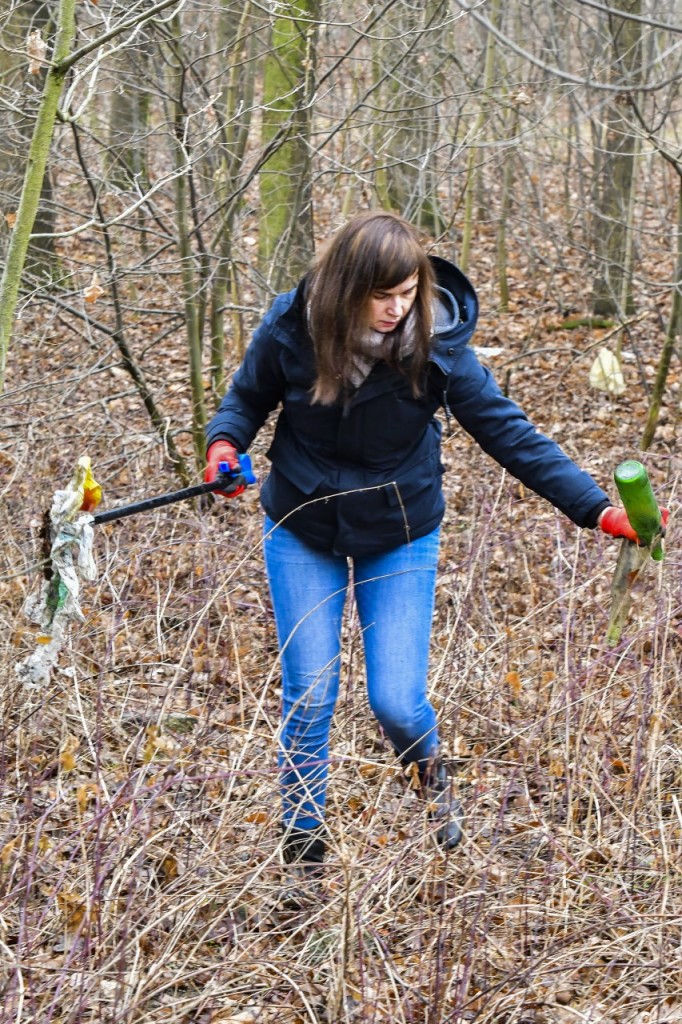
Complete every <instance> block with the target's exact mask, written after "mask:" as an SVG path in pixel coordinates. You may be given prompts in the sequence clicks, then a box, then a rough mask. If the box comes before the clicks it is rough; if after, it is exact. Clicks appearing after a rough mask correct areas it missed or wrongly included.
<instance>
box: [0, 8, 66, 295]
mask: <svg viewBox="0 0 682 1024" xmlns="http://www.w3.org/2000/svg"><path fill="white" fill-rule="evenodd" d="M52 6H53V5H51V4H46V3H42V2H39V0H27V2H26V3H23V4H20V5H18V6H17V7H16V9H14V10H12V11H8V10H7V4H6V3H3V4H0V13H1V14H2V16H3V23H2V37H3V42H4V44H5V46H6V49H5V46H3V47H1V48H0V83H1V84H2V87H3V89H4V90H5V95H7V96H11V97H12V103H11V107H10V108H9V109H7V110H6V111H5V117H6V121H5V122H4V123H3V127H2V145H0V194H1V195H3V196H4V197H6V198H5V202H6V204H7V205H6V209H8V210H10V211H15V210H16V209H17V208H18V206H19V197H20V194H21V187H22V182H23V178H24V173H25V171H26V153H27V150H28V147H29V145H30V138H31V128H32V127H33V125H34V123H35V118H36V107H37V104H38V102H39V96H38V94H37V92H36V90H35V86H36V85H39V84H40V81H41V78H42V76H44V75H45V70H41V71H39V73H38V75H32V74H29V70H28V58H27V56H26V54H25V51H26V39H27V36H28V34H29V33H30V32H36V31H40V32H41V34H42V35H43V37H45V36H47V39H46V40H45V41H46V42H47V41H48V40H49V37H50V35H51V32H52V31H53V30H54V25H53V24H52V19H51V14H50V8H51V7H52ZM54 222H55V210H54V202H53V188H52V180H51V177H50V169H49V167H46V169H45V176H44V178H43V182H42V186H41V193H40V201H39V203H38V208H37V210H36V216H35V221H34V231H35V233H36V234H39V235H42V236H45V237H41V238H37V239H35V240H32V241H30V242H29V247H28V251H27V253H26V261H25V265H24V270H25V272H27V273H31V274H34V275H36V276H37V277H39V278H43V279H44V278H50V277H51V276H52V274H53V270H54V266H55V262H56V257H55V248H54V239H53V238H52V233H53V231H54ZM0 262H2V261H0Z"/></svg>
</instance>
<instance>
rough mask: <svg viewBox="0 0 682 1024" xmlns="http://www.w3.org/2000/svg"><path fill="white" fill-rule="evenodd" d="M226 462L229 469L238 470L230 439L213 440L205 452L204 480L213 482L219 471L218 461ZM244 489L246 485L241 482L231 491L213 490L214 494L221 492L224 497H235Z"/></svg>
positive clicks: (237, 458) (237, 460) (209, 482)
mask: <svg viewBox="0 0 682 1024" xmlns="http://www.w3.org/2000/svg"><path fill="white" fill-rule="evenodd" d="M221 462H226V463H227V464H228V466H229V467H230V469H232V470H236V471H237V472H240V470H241V467H240V465H239V455H238V453H237V449H236V448H235V446H234V445H233V444H232V443H231V442H230V441H214V442H213V444H212V445H211V446H210V447H209V449H208V451H207V452H206V463H207V465H206V469H205V470H204V482H205V483H207V484H211V483H213V481H214V480H216V479H217V478H218V474H219V473H220V469H219V466H220V463H221ZM245 490H246V485H245V484H241V485H240V486H239V487H236V488H235V489H234V490H233V491H215V492H214V493H215V494H222V496H223V497H224V498H236V497H237V495H238V494H241V493H242V492H243V491H245Z"/></svg>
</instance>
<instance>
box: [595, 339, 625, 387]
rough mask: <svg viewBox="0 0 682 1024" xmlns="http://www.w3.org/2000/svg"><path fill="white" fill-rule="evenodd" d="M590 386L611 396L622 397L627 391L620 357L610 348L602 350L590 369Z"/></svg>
mask: <svg viewBox="0 0 682 1024" xmlns="http://www.w3.org/2000/svg"><path fill="white" fill-rule="evenodd" d="M590 384H591V385H592V387H593V388H597V390H598V391H606V392H608V394H610V395H622V394H623V392H624V391H625V381H624V379H623V371H622V370H621V367H620V362H619V360H618V356H616V355H615V353H613V352H612V351H611V350H610V349H608V348H600V349H599V353H598V355H597V358H596V359H595V361H594V362H593V363H592V367H591V368H590Z"/></svg>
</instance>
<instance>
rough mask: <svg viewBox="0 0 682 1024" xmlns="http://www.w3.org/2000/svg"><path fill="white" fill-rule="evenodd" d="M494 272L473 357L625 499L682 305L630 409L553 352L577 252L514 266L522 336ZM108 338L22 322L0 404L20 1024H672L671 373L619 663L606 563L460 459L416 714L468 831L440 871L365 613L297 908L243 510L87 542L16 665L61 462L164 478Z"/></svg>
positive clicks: (7, 926)
mask: <svg viewBox="0 0 682 1024" xmlns="http://www.w3.org/2000/svg"><path fill="white" fill-rule="evenodd" d="M492 252H493V244H492V240H491V242H490V244H489V245H488V246H487V247H486V245H484V244H482V243H481V246H480V254H479V256H478V257H477V262H476V266H475V268H473V270H472V272H471V276H472V277H473V278H474V280H475V283H476V285H477V287H478V290H479V295H480V299H481V307H482V317H481V324H480V329H479V331H478V332H477V335H476V338H475V344H476V345H478V346H481V347H483V348H484V349H499V350H501V351H498V352H497V354H496V355H485V356H484V357H483V358H484V359H485V361H486V362H488V363H489V365H490V366H491V368H492V369H493V371H494V372H495V374H496V376H497V378H498V380H499V381H500V383H501V384H502V385H504V386H505V387H507V388H508V390H509V393H510V394H511V395H512V397H514V398H515V399H517V400H518V401H519V402H520V403H521V404H522V406H523V407H524V408H525V409H526V411H527V412H528V414H529V415H530V417H531V418H532V419H533V420H534V421H535V422H536V423H537V424H538V426H539V427H540V428H541V429H543V430H544V431H545V432H547V433H548V434H550V435H551V436H552V437H555V438H556V439H557V440H559V441H560V443H561V444H562V445H563V446H564V448H565V450H566V451H567V452H568V453H569V454H570V455H571V456H572V457H574V458H575V459H576V460H577V461H578V462H579V463H580V464H581V465H582V466H583V467H584V468H585V469H587V470H589V471H590V472H591V473H592V474H593V475H594V476H595V477H596V479H597V480H598V481H599V482H600V483H601V485H602V486H604V487H605V489H607V490H608V491H610V492H611V493H613V485H612V473H613V469H614V468H615V466H616V465H617V464H618V463H619V462H621V461H622V460H623V459H625V458H628V457H633V456H637V449H638V443H639V439H640V437H641V435H642V430H643V425H644V418H645V413H646V408H647V388H648V386H650V384H651V381H652V379H653V376H654V373H655V368H656V361H657V358H658V353H659V351H660V346H661V341H662V334H663V326H664V323H665V319H666V315H667V313H666V306H665V296H664V298H663V299H662V300H661V302H662V303H663V304H662V305H661V306H660V308H658V307H657V305H656V303H655V302H654V301H653V300H652V299H650V297H649V296H647V295H642V296H639V297H638V301H639V310H640V312H639V314H638V317H637V318H636V319H635V321H634V322H633V323H632V325H631V326H630V328H629V330H628V331H627V332H626V333H625V334H624V336H623V351H624V372H625V375H626V380H627V384H628V390H627V393H626V394H624V395H622V396H620V397H613V396H610V395H607V394H604V393H601V392H598V391H595V390H594V389H592V388H591V387H590V385H589V382H588V374H589V368H590V365H591V363H592V360H593V359H594V357H595V355H596V352H597V350H598V348H599V346H600V345H601V344H603V343H604V341H605V338H606V336H607V335H608V333H609V332H608V330H604V329H593V328H591V327H589V326H584V327H581V328H578V329H575V330H565V329H561V323H562V321H563V319H564V317H565V314H566V311H568V310H574V311H577V312H578V313H582V314H584V313H585V312H586V308H585V300H584V292H585V289H586V287H587V282H585V280H584V279H582V278H581V273H580V267H579V262H578V260H576V267H574V268H571V267H570V266H567V267H566V268H565V269H563V270H556V269H550V268H549V267H548V265H547V264H546V263H540V264H536V265H535V266H534V267H532V268H529V266H528V261H527V257H526V256H525V255H523V254H519V259H518V265H519V266H523V271H521V270H519V271H518V274H516V275H512V303H511V306H510V309H509V310H508V311H507V312H505V313H503V314H502V313H498V312H496V297H495V294H494V276H495V275H494V269H493V257H492ZM149 287H150V290H151V283H150V285H149ZM162 304H163V301H162V300H159V305H162ZM92 315H93V316H95V315H99V316H104V314H103V313H101V312H100V310H99V309H98V307H97V306H94V307H93V313H92ZM162 325H163V321H162V318H160V320H159V323H154V322H153V318H150V317H147V318H144V319H140V320H138V322H131V324H130V330H131V335H132V338H133V343H134V347H135V351H136V352H137V353H138V355H139V356H140V358H141V359H143V361H144V366H145V371H146V372H147V374H148V377H149V380H150V382H151V384H152V387H153V388H154V389H155V390H156V393H157V395H158V396H159V400H160V404H161V406H162V408H164V409H165V410H166V411H167V413H168V414H169V415H170V416H172V422H173V424H174V425H178V424H180V425H182V428H183V430H184V431H185V432H184V433H182V432H181V433H180V434H179V435H178V442H179V443H180V444H181V446H182V447H183V449H184V450H185V451H186V452H189V447H190V445H191V439H190V436H189V431H188V429H186V428H188V427H189V387H188V384H187V369H186V357H185V352H184V347H183V339H182V332H181V331H178V333H177V334H176V335H170V336H168V337H167V338H166V339H165V341H164V342H163V343H162V344H161V345H156V346H155V345H154V337H155V332H159V331H160V330H161V326H162ZM101 337H102V336H101V335H97V334H96V333H95V332H91V331H89V330H88V328H87V324H86V325H83V323H82V322H79V321H77V320H75V319H74V318H72V317H69V316H68V315H67V314H65V313H63V312H60V311H59V310H58V309H57V308H56V307H52V306H51V305H50V303H44V304H38V303H36V304H35V306H33V307H29V308H27V309H26V310H25V311H24V314H23V319H22V321H21V324H20V325H19V327H18V331H17V337H16V340H15V343H14V347H13V349H12V351H11V352H10V355H9V367H8V377H7V385H6V391H5V394H4V396H3V397H2V399H1V400H0V431H1V434H2V440H1V442H0V483H1V484H2V497H1V500H0V522H1V529H2V536H3V541H4V542H3V556H4V559H3V561H4V564H3V566H2V569H1V570H0V575H1V577H2V583H1V586H0V616H1V622H2V628H1V630H0V644H1V647H0V678H2V723H1V726H0V737H1V739H0V758H1V761H0V764H1V778H2V797H1V803H0V836H1V837H2V838H1V839H0V883H1V886H2V903H1V904H0V969H1V971H2V985H3V988H4V996H3V999H2V1005H1V1006H0V1021H2V1022H9V1021H15V1022H17V1024H19V1022H21V1024H34V1022H35V1024H50V1022H53V1024H75V1022H79V1024H86V1022H89V1021H106V1022H117V1024H119V1022H120V1024H124V1022H126V1024H152V1022H153V1024H157V1022H159V1024H160V1022H162V1021H172V1022H178V1024H180V1022H197V1024H209V1022H210V1024H217V1022H223V1024H227V1022H237V1021H241V1022H251V1021H253V1022H256V1021H259V1022H263V1024H269V1022H274V1021H277V1022H282V1024H295V1022H306V1024H315V1022H318V1021H320V1022H322V1021H330V1022H337V1021H338V1022H340V1021H348V1022H349V1024H350V1022H370V1021H371V1022H388V1021H391V1022H405V1024H408V1022H411V1024H414V1022H423V1024H440V1022H443V1024H444V1022H452V1024H455V1022H460V1021H467V1020H476V1021H478V1022H481V1024H484V1022H485V1024H488V1022H498V1024H503V1022H504V1024H521V1022H527V1024H530V1022H535V1024H577V1022H584V1021H590V1022H600V1024H625V1022H627V1024H654V1022H657V1024H663V1022H664V1021H665V1022H673V1021H677V1020H680V1021H682V984H681V983H680V977H682V974H681V973H680V968H681V967H682V954H681V950H682V877H681V872H682V859H681V853H682V808H681V806H680V782H681V780H682V690H681V688H680V668H681V659H682V584H681V580H682V575H681V573H680V556H679V551H678V550H677V544H676V528H675V516H676V510H677V509H678V508H679V487H680V474H681V469H682V464H681V463H680V459H679V456H677V455H676V454H675V443H676V438H677V436H678V433H679V430H680V423H679V412H680V391H679V382H680V367H679V360H677V361H676V362H675V363H674V365H673V372H672V373H671V377H670V380H669V384H668V391H667V399H666V404H665V407H664V410H663V416H662V419H661V422H660V425H659V429H658V432H657V435H656V439H655V442H654V445H653V447H652V449H651V450H650V451H649V452H648V453H647V454H646V456H645V457H644V461H646V464H647V467H648V469H649V472H650V475H651V478H652V482H653V485H654V488H655V491H656V493H657V495H658V497H659V500H660V502H661V504H662V505H664V506H667V507H668V508H669V509H670V510H671V513H672V519H671V527H670V530H669V536H668V553H667V557H666V560H665V561H664V562H663V563H661V564H660V565H654V564H651V565H650V566H649V567H648V571H647V572H646V574H645V578H644V579H643V580H641V581H640V582H639V584H638V586H637V593H636V600H635V601H634V603H633V609H632V613H631V617H630V620H629V622H628V624H627V627H626V630H625V632H624V635H623V639H622V641H621V643H620V644H619V645H618V646H617V647H616V648H613V649H611V648H609V647H608V646H607V644H606V640H605V626H606V622H607V618H608V607H609V596H608V595H609V586H610V580H611V577H612V574H613V569H614V566H615V562H616V557H617V553H618V546H617V544H616V543H610V542H609V541H608V540H607V539H606V538H605V537H603V536H602V535H597V534H596V533H593V532H590V531H579V530H577V529H576V528H575V527H574V526H573V525H572V524H571V523H570V522H568V521H567V520H565V519H564V518H563V517H562V516H561V515H560V514H559V513H557V512H555V510H554V509H552V508H551V507H550V506H549V505H547V504H546V503H545V502H543V501H541V500H540V499H539V498H537V497H535V496H534V495H532V494H529V493H527V492H526V491H524V490H523V488H521V487H520V486H519V484H518V483H517V482H515V481H514V480H513V479H511V478H509V477H508V476H507V475H505V474H504V473H503V472H502V471H501V470H500V469H499V467H498V466H496V465H495V464H494V463H492V462H491V460H490V459H488V458H487V457H486V456H484V455H483V454H482V453H481V452H480V451H479V450H478V449H477V447H476V446H475V445H474V444H473V443H472V442H471V441H470V440H469V439H468V438H467V437H466V436H465V435H464V434H463V432H462V431H461V430H459V429H455V431H454V433H453V434H452V436H451V437H446V439H445V441H444V461H445V463H446V466H447V473H446V476H445V489H446V494H447V499H448V509H447V513H446V519H445V523H444V530H443V546H442V552H441V563H440V577H439V583H438V590H437V610H436V617H435V621H434V630H433V650H432V655H433V656H432V673H431V680H430V690H431V694H432V698H433V700H434V703H435V704H436V706H437V708H438V713H439V718H440V722H441V730H442V736H443V740H444V744H445V751H446V754H447V756H448V760H449V762H450V765H451V769H452V771H453V774H454V776H455V778H456V780H457V785H458V787H459V791H460V795H461V799H462V801H463V803H464V806H465V808H466V826H465V827H466V836H465V840H464V842H463V843H462V845H461V846H460V847H459V848H458V849H457V850H456V851H455V852H453V853H451V854H449V855H447V856H446V855H444V854H443V853H442V852H441V851H440V849H439V848H438V846H437V845H436V842H435V839H434V837H433V832H432V829H430V828H429V826H428V822H426V821H425V818H424V814H423V811H422V809H421V808H420V805H419V803H418V801H417V800H416V799H415V798H414V795H413V794H412V793H411V792H410V791H409V784H408V783H409V780H407V779H406V778H405V777H404V776H403V774H402V772H401V771H400V769H399V767H398V766H397V765H396V763H395V761H394V759H393V758H392V755H391V753H390V750H389V747H388V745H387V743H386V742H384V740H383V738H382V737H381V735H380V734H379V732H378V730H377V727H376V724H375V722H374V721H373V719H372V715H371V713H370V711H369V707H368V704H367V699H366V694H365V689H364V686H363V663H362V655H361V636H360V631H359V628H358V623H357V620H356V618H355V616H354V614H353V610H352V608H349V609H348V616H347V620H346V625H345V630H344V638H343V640H344V655H343V685H342V695H341V698H340V701H339V706H338V709H337V715H336V719H335V726H334V732H333V737H332V748H331V749H332V765H331V774H330V791H329V844H330V855H329V860H328V865H327V867H326V868H325V873H324V878H323V879H322V881H321V882H320V884H319V886H318V887H317V889H316V890H315V891H314V892H312V893H308V894H307V902H306V903H305V905H304V908H303V910H296V909H294V908H291V907H287V906H286V905H284V904H283V902H282V900H281V894H282V892H283V888H284V885H283V868H282V865H281V860H280V846H279V831H278V780H277V770H276V762H277V736H278V732H277V730H278V709H279V700H280V690H279V679H278V662H277V651H276V643H275V633H274V624H273V619H272V614H271V610H270V605H269V599H268V595H267V590H266V585H265V580H264V573H263V566H262V558H261V541H260V531H261V520H260V515H259V503H258V493H257V488H255V487H254V488H252V489H250V490H249V491H248V492H247V493H246V494H245V495H244V496H242V497H241V498H240V499H238V500H235V501H232V502H229V503H225V504H223V503H213V504H212V505H211V506H210V507H199V506H198V505H196V506H194V505H191V504H189V503H183V504H179V505H174V506H170V507H168V508H166V509H163V510H161V511H158V512H156V513H152V514H148V515H141V516H138V517H135V518H131V519H127V520H123V521H121V522H119V523H113V524H110V525H107V526H101V527H97V528H96V539H95V553H96V559H97V564H98V576H97V580H96V581H95V582H94V583H91V584H86V585H85V586H84V589H83V593H82V603H83V610H84V615H85V621H84V622H83V623H80V624H76V625H75V626H74V627H73V629H72V630H71V634H70V637H69V641H68V643H67V645H66V646H65V649H64V650H63V652H62V655H61V660H60V663H59V666H58V669H57V670H56V671H55V672H54V673H53V675H52V678H51V681H50V683H49V685H48V686H47V687H46V688H44V689H35V688H31V687H27V686H25V685H23V684H21V683H20V682H19V680H18V679H17V677H16V675H15V671H14V665H15V663H16V662H17V661H18V660H20V659H21V658H24V657H26V655H27V654H28V653H30V651H31V650H32V649H33V645H34V643H35V630H34V628H33V627H32V626H31V624H30V623H29V622H28V620H27V619H26V618H25V616H24V614H23V611H22V608H23V604H24V601H25V599H26V597H27V595H28V594H29V593H32V592H35V590H36V588H37V587H38V586H39V582H40V573H39V571H37V569H36V563H37V562H38V559H39V551H38V548H37V547H36V541H35V534H36V529H35V527H36V524H37V523H39V521H40V519H41V517H42V515H43V513H44V512H45V510H46V509H47V508H48V506H49V504H50V500H51V496H52V493H53V492H54V490H55V489H56V488H57V487H63V486H64V485H65V484H66V482H67V481H68V479H69V478H70V476H71V473H72V470H73V468H74V465H75V462H76V459H77V458H78V457H79V456H80V455H82V454H85V453H87V454H88V455H90V457H91V458H92V462H93V466H94V470H95V475H96V476H97V477H98V479H99V480H100V482H101V483H102V484H103V486H104V493H105V496H104V506H103V507H113V506H115V505H118V504H123V503H127V502H129V501H133V500H137V499H139V498H142V497H146V496H149V495H153V494H156V493H161V492H164V491H167V490H171V489H174V488H175V487H176V486H178V484H177V481H176V480H175V479H174V478H173V477H172V474H171V472H170V470H169V468H168V463H167V461H166V460H165V459H164V457H163V452H162V450H161V446H160V444H159V443H158V438H157V435H156V434H155V433H154V431H153V430H152V428H151V427H150V425H149V422H148V421H147V420H146V418H145V417H146V414H145V412H144V409H143V408H142V407H141V403H140V401H139V399H138V397H137V395H136V394H135V392H134V389H133V388H132V385H131V384H130V382H129V380H128V378H127V377H126V375H125V373H124V371H123V370H122V369H121V368H120V366H119V360H118V357H117V354H116V352H115V350H114V349H113V347H112V346H111V344H110V341H106V342H104V343H103V342H102V341H101ZM606 341H607V343H608V338H606ZM268 433H269V429H268V428H266V429H265V430H264V431H263V432H262V435H261V436H260V437H259V438H258V440H257V443H256V445H255V447H254V451H253V456H254V463H255V469H256V472H257V473H258V475H259V477H260V479H263V477H264V475H265V474H266V472H267V460H266V459H265V454H264V453H265V451H266V448H267V438H268Z"/></svg>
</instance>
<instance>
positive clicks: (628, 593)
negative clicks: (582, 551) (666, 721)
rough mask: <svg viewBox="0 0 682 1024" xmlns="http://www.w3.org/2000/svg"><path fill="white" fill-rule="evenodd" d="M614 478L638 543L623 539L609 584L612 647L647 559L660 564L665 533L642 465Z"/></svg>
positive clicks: (626, 465) (631, 464)
mask: <svg viewBox="0 0 682 1024" xmlns="http://www.w3.org/2000/svg"><path fill="white" fill-rule="evenodd" d="M613 478H614V480H615V482H616V487H617V488H618V493H619V495H620V499H621V501H622V502H623V507H624V509H625V511H626V513H627V517H628V519H629V521H630V525H631V526H632V528H633V530H634V531H635V533H636V534H637V536H638V537H639V539H640V541H641V543H640V544H635V543H634V541H631V540H627V539H623V541H622V543H621V546H620V552H619V554H618V561H617V563H616V571H615V574H614V577H613V583H612V584H611V615H610V617H609V625H608V629H607V632H606V639H607V642H608V644H609V646H611V647H614V646H615V645H616V644H617V643H618V641H619V640H620V635H621V632H622V630H623V626H624V624H625V620H626V618H627V614H628V611H629V609H630V601H631V597H632V587H633V585H634V583H635V581H636V579H637V578H638V576H639V574H640V572H641V571H642V569H643V568H644V566H645V565H646V563H647V562H648V560H649V556H651V558H653V560H654V561H656V562H660V561H662V560H663V557H664V553H663V545H662V538H663V535H664V533H665V530H664V526H663V520H662V517H661V511H660V509H659V507H658V502H657V501H656V498H655V497H654V492H653V491H652V489H651V483H650V482H649V477H648V475H647V471H646V469H645V467H644V466H643V465H642V463H641V462H637V461H636V460H635V459H628V460H627V461H626V462H621V464H620V465H619V466H618V467H617V469H616V471H615V473H614V474H613Z"/></svg>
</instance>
